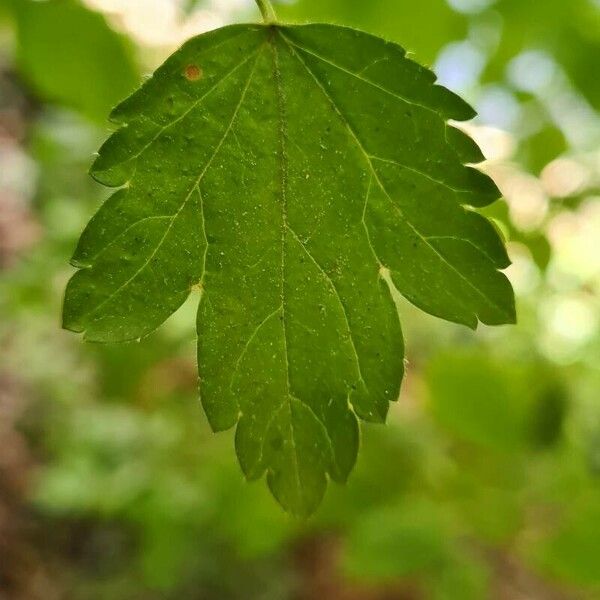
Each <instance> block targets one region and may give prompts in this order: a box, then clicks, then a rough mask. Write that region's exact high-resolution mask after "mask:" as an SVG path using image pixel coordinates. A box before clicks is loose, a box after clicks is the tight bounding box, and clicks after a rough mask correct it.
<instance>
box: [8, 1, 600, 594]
mask: <svg viewBox="0 0 600 600" xmlns="http://www.w3.org/2000/svg"><path fill="white" fill-rule="evenodd" d="M277 10H278V13H279V14H280V16H281V17H282V18H284V19H285V20H290V21H299V22H302V21H306V20H326V21H331V22H336V23H340V24H347V25H353V26H357V27H360V28H362V29H365V30H368V31H371V32H373V33H377V34H380V35H382V36H384V37H386V38H389V39H392V40H394V41H397V42H399V43H400V44H402V45H403V46H405V47H406V48H407V50H408V51H409V52H411V54H412V55H413V56H414V57H415V58H416V59H417V60H419V61H420V62H422V63H425V64H427V65H429V66H431V67H432V68H434V69H435V71H436V73H437V74H438V76H439V78H440V81H441V82H442V83H444V84H445V85H447V86H448V87H450V88H452V89H453V90H455V91H457V92H458V93H460V94H461V95H463V96H464V97H465V98H467V99H468V100H469V101H470V102H471V103H472V104H473V105H474V106H475V107H476V108H477V110H478V111H479V117H478V118H477V119H476V120H475V121H473V122H472V123H470V124H468V126H467V127H468V130H469V132H470V133H471V135H473V136H474V137H475V139H476V140H477V141H478V143H479V144H480V145H481V146H482V149H483V150H484V153H485V155H486V157H487V158H488V161H487V163H486V165H485V168H486V170H487V171H488V172H489V173H490V174H492V176H493V177H494V178H495V180H496V181H497V182H498V184H499V186H500V188H501V189H502V192H503V194H504V196H505V200H503V201H502V202H498V203H497V204H496V205H493V206H492V207H491V208H489V209H487V212H488V216H490V217H491V218H493V219H494V220H495V221H496V222H497V223H498V225H499V226H500V228H501V229H502V231H503V232H504V234H505V236H506V238H507V240H508V243H509V250H510V254H511V257H512V260H513V265H512V266H511V267H510V269H509V270H508V275H509V277H510V278H511V281H512V282H513V284H514V287H515V290H516V294H517V301H518V313H519V324H518V325H517V326H516V327H501V328H486V327H482V328H480V329H479V330H478V331H477V332H476V333H473V332H471V331H469V330H467V329H465V328H461V327H460V326H456V325H452V324H448V323H444V322H442V321H440V320H437V319H435V318H433V317H428V316H427V315H424V314H422V313H420V312H419V311H417V310H416V309H414V308H412V307H411V306H410V305H408V303H403V304H402V307H401V313H402V314H401V317H402V322H403V324H404V330H405V337H406V340H407V377H406V380H405V383H404V386H403V391H402V395H401V398H400V401H399V402H398V403H397V404H396V405H394V406H393V408H392V411H391V414H390V418H389V424H388V425H387V426H386V427H382V426H364V427H363V432H364V435H363V443H362V450H361V453H360V458H359V464H358V466H357V468H356V470H355V472H354V474H353V475H352V477H351V479H350V482H349V483H348V485H347V486H345V487H339V486H335V485H333V484H332V485H330V489H329V492H328V494H327V497H326V501H325V503H324V504H323V506H322V507H321V509H320V510H319V511H318V513H317V514H316V516H315V517H313V518H311V519H310V520H308V521H307V522H298V521H294V520H293V519H291V518H289V517H288V516H286V515H285V514H283V513H282V511H281V510H280V509H279V507H278V506H277V505H276V504H275V502H274V501H273V500H272V498H271V497H270V495H269V494H268V493H267V491H266V489H265V486H264V483H262V482H260V483H254V484H248V483H245V482H244V481H243V478H242V475H241V472H240V469H239V467H238V466H237V463H236V459H235V456H234V451H233V441H232V434H231V432H229V433H226V434H220V435H213V434H212V433H211V432H210V430H209V428H208V426H207V423H206V419H205V417H204V415H203V414H202V410H201V407H200V404H199V402H198V398H197V391H196V365H195V347H194V343H195V332H194V308H195V304H196V303H197V300H198V298H197V297H194V298H191V299H190V301H189V302H188V303H187V304H186V305H185V306H184V307H183V308H182V309H181V310H180V311H179V312H178V313H177V314H176V315H175V316H174V317H172V318H171V319H170V320H169V321H168V322H167V324H166V325H165V326H164V327H162V328H161V330H160V331H158V332H157V333H156V334H154V335H152V336H150V337H149V338H147V339H145V340H143V341H142V342H141V343H136V344H126V345H107V346H105V345H92V344H84V343H83V342H82V341H81V339H80V338H79V337H78V336H76V335H73V334H69V333H67V332H65V331H62V330H61V329H60V311H61V301H62V293H63V289H64V285H65V283H66V281H67V279H68V278H69V276H70V274H71V272H72V269H71V268H70V267H69V266H68V259H69V258H70V254H71V252H72V250H73V249H74V246H75V242H76V238H77V236H78V234H79V232H80V231H81V229H82V228H83V226H84V225H85V223H86V222H87V220H88V219H89V218H90V216H91V215H92V214H93V212H94V211H95V209H96V208H97V207H98V206H99V205H100V203H101V202H102V201H103V199H105V197H106V196H107V193H108V192H107V191H106V190H104V189H102V188H100V186H98V185H96V184H94V183H93V181H92V180H91V178H89V177H88V176H87V174H86V172H87V168H88V166H89V164H90V163H91V160H92V155H93V152H94V151H95V150H96V149H97V148H98V146H99V144H100V143H101V141H102V140H103V139H104V138H105V137H106V136H107V134H108V131H109V129H108V127H109V126H108V124H107V121H106V115H107V114H108V111H109V109H110V108H111V106H112V105H113V104H115V103H116V102H117V101H119V100H120V99H121V98H123V97H124V96H126V95H127V94H128V93H129V92H130V91H132V90H133V89H134V88H135V87H136V86H137V85H138V84H139V83H140V81H142V79H143V77H144V76H145V75H146V74H148V73H150V72H151V71H152V70H153V69H154V68H155V67H156V66H157V65H158V64H160V62H161V61H162V60H163V59H164V58H165V57H166V56H167V55H168V54H169V53H170V52H171V51H172V50H173V49H174V48H176V47H177V45H178V44H179V43H181V42H182V41H183V40H185V39H186V38H187V37H189V36H191V35H193V34H196V33H199V32H202V31H205V30H207V29H211V28H214V27H218V26H220V25H222V24H226V23H229V22H233V21H239V20H247V19H256V18H257V17H258V12H257V10H256V9H255V8H254V6H253V3H252V2H251V1H250V0H211V1H208V0H205V1H202V0H180V1H179V2H178V1H177V0H85V1H83V0H81V2H80V1H77V0H48V1H34V0H0V278H1V279H0V599H2V600H13V599H18V600H38V599H40V600H54V599H68V600H71V599H72V600H84V599H85V600H100V599H102V600H103V599H108V600H121V599H122V600H130V599H143V600H146V599H148V600H154V599H171V598H172V599H175V598H177V599H185V600H188V599H189V600H195V599H202V600H204V599H206V600H212V599H219V600H228V599H244V600H254V599H257V600H258V599H261V600H263V599H264V600H271V599H281V600H283V599H299V600H313V599H314V600H321V599H327V600H329V599H332V600H384V599H385V600H420V599H424V600H425V599H432V600H485V599H488V598H489V599H499V600H525V599H528V600H532V599H533V600H554V599H557V600H558V599H598V598H600V116H599V111H600V77H599V69H600V2H599V1H598V0H544V1H542V0H368V1H367V0H298V1H293V0H286V1H285V2H283V1H282V2H280V3H279V4H277Z"/></svg>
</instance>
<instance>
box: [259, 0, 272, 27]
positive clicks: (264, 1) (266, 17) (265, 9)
mask: <svg viewBox="0 0 600 600" xmlns="http://www.w3.org/2000/svg"><path fill="white" fill-rule="evenodd" d="M256 4H258V8H260V12H261V14H262V17H263V21H264V22H265V23H275V22H276V21H277V15H276V14H275V9H274V8H273V5H272V4H271V0H256Z"/></svg>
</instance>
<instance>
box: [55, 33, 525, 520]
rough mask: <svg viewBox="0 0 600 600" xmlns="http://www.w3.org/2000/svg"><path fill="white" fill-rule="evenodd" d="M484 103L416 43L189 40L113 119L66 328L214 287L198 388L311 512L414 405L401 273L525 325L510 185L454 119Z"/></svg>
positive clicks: (247, 452)
mask: <svg viewBox="0 0 600 600" xmlns="http://www.w3.org/2000/svg"><path fill="white" fill-rule="evenodd" d="M473 116H474V112H473V110H472V109H471V108H470V107H469V106H468V105H467V104H466V103H465V102H463V101H462V100H461V99H460V98H458V97H457V96H455V95H454V94H452V93H451V92H449V91H448V90H446V89H445V88H443V87H441V86H438V85H435V77H434V75H433V73H431V72H430V71H429V70H427V69H425V68H423V67H421V66H419V65H418V64H416V63H415V62H412V61H411V60H409V59H408V58H407V57H406V55H405V52H404V51H403V49H402V48H400V47H399V46H397V45H395V44H391V43H387V42H385V41H383V40H381V39H378V38H376V37H373V36H371V35H367V34H365V33H361V32H358V31H355V30H351V29H347V28H343V27H337V26H330V25H305V26H280V25H235V26H230V27H225V28H222V29H219V30H216V31H213V32H210V33H208V34H204V35H201V36H198V37H196V38H194V39H192V40H190V41H189V42H187V43H186V44H185V45H184V46H183V47H182V48H181V49H180V50H178V51H177V52H176V53H175V54H173V55H172V56H171V57H170V58H169V59H168V60H167V61H166V62H165V64H164V65H163V66H162V67H160V68H159V69H158V70H157V72H156V73H155V74H154V76H153V77H152V78H151V79H149V80H148V81H147V82H146V83H145V84H144V85H143V86H142V87H141V89H140V90H138V91H137V92H136V93H135V94H134V95H133V96H131V97H130V98H128V99H127V100H125V101H124V102H123V103H122V104H120V105H119V106H118V107H117V108H116V109H115V110H114V111H113V113H112V119H113V120H114V121H115V122H116V123H117V124H119V125H121V127H120V128H119V129H117V131H116V132H115V133H114V134H113V135H112V136H111V137H110V138H109V139H108V141H107V142H106V143H105V144H104V145H103V146H102V148H101V150H100V153H99V156H98V158H97V160H96V161H95V163H94V165H93V168H92V174H93V176H94V177H95V178H96V179H97V180H98V181H100V182H101V183H103V184H105V185H107V186H111V187H115V188H119V189H118V190H117V191H116V192H115V193H114V195H113V196H112V197H111V198H110V199H109V200H107V201H106V203H105V204H104V205H103V206H102V208H101V209H100V210H99V211H98V213H97V214H96V215H95V216H94V217H93V219H92V220H91V222H90V223H89V225H88V226H87V228H86V229H85V231H84V233H83V235H82V237H81V239H80V242H79V245H78V247H77V249H76V251H75V255H74V258H73V264H74V265H75V266H76V267H79V269H80V270H79V271H78V272H77V273H76V274H75V275H74V277H73V278H72V279H71V281H70V283H69V285H68V288H67V293H66V300H65V306H64V324H65V327H67V328H68V329H71V330H74V331H78V332H85V337H86V338H87V339H88V340H94V341H102V342H117V341H123V340H133V339H137V338H140V337H143V336H145V335H147V334H149V333H150V332H152V331H153V330H155V329H156V328H157V327H158V326H159V325H160V324H161V323H163V322H164V321H165V320H166V319H167V318H168V317H169V316H170V315H171V314H172V313H173V312H174V311H176V310H177V309H178V308H179V307H180V306H181V304H182V303H183V302H184V301H185V300H186V298H187V297H188V295H189V294H190V291H191V290H192V289H193V288H196V289H198V288H199V289H201V300H200V305H199V309H198V318H197V332H198V368H199V375H200V395H201V399H202V403H203V406H204V409H205V411H206V414H207V416H208V419H209V421H210V424H211V426H212V428H213V429H214V430H215V431H219V430H225V429H228V428H230V427H232V426H234V425H235V424H237V429H236V435H235V443H236V449H237V454H238V458H239V461H240V464H241V466H242V469H243V471H244V473H245V475H246V477H247V478H248V479H255V478H259V477H261V476H262V475H263V474H264V473H265V472H266V474H267V481H268V484H269V486H270V488H271V490H272V492H273V494H274V495H275V497H276V498H277V500H278V501H279V502H280V503H281V504H282V505H283V507H284V508H285V509H287V510H288V511H290V512H292V513H294V514H297V515H307V514H309V513H311V512H312V511H314V510H315V508H316V507H317V506H318V504H319V502H320V501H321V499H322V496H323V494H324V491H325V487H326V482H327V478H328V477H331V478H332V479H334V480H335V481H344V480H346V478H347V477H348V475H349V473H350V471H351V469H352V467H353V465H354V463H355V460H356V455H357V451H358V440H359V431H358V419H357V418H360V419H363V420H365V421H372V422H382V421H384V420H385V418H386V413H387V411H388V406H389V403H390V402H391V401H394V400H396V399H397V398H398V395H399V390H400V383H401V380H402V376H403V356H404V346H403V339H402V332H401V328H400V321H399V318H398V311H397V307H396V304H395V302H394V299H393V295H392V290H393V287H395V288H397V290H398V291H399V292H400V293H401V294H402V295H404V297H405V298H407V299H408V300H409V301H410V302H412V303H413V304H415V305H416V306H418V307H420V308H422V309H423V310H424V311H426V312H428V313H431V314H432V315H436V316H438V317H441V318H443V319H447V320H449V321H454V322H456V323H463V324H465V325H468V326H470V327H473V328H474V327H476V326H477V323H478V321H481V322H483V323H487V324H492V325H494V324H501V323H511V322H513V321H514V318H515V312H514V300H513V293H512V289H511V287H510V284H509V283H508V280H507V279H506V277H505V276H504V275H503V274H502V273H501V272H500V271H499V270H500V269H503V268H505V267H507V266H508V264H509V261H508V258H507V255H506V252H505V249H504V246H503V243H502V241H501V239H500V237H499V236H498V234H497V233H496V231H495V229H494V227H493V226H492V225H491V224H490V223H489V222H488V221H487V220H486V219H485V218H483V217H482V216H481V215H479V214H478V213H477V212H476V211H475V210H474V209H475V208H477V207H482V206H485V205H488V204H490V203H491V202H493V201H494V200H496V199H497V198H498V196H499V193H498V190H497V188H496V186H495V185H494V183H493V182H492V181H491V180H490V179H489V178H488V177H487V176H486V175H484V174H483V173H481V172H480V171H478V170H477V169H475V168H473V167H472V166H466V165H467V164H471V163H478V162H480V161H481V160H483V156H482V154H481V152H480V150H479V149H478V148H477V146H476V145H475V144H474V142H473V141H472V140H471V139H470V138H469V137H467V136H466V135H465V134H464V133H462V132H461V131H459V130H458V129H456V128H455V127H452V126H450V125H449V124H448V123H447V121H448V120H449V119H453V120H456V121H460V120H466V119H470V118H471V117H473Z"/></svg>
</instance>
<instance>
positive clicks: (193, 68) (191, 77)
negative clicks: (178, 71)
mask: <svg viewBox="0 0 600 600" xmlns="http://www.w3.org/2000/svg"><path fill="white" fill-rule="evenodd" d="M184 75H185V78H186V79H187V80H188V81H198V79H201V78H202V69H201V68H200V67H199V66H198V65H188V66H187V67H186V68H185V71H184Z"/></svg>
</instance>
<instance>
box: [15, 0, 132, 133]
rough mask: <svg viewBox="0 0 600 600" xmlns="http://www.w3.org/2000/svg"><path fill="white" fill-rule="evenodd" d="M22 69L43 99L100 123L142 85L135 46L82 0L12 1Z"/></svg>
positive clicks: (17, 46)
mask: <svg viewBox="0 0 600 600" xmlns="http://www.w3.org/2000/svg"><path fill="white" fill-rule="evenodd" d="M6 1H8V3H9V9H10V10H11V12H12V16H13V19H14V21H15V28H16V64H17V67H18V69H19V70H20V72H21V73H22V74H23V77H24V78H25V79H26V80H27V82H28V83H30V84H31V86H32V88H33V90H34V91H35V92H36V94H38V95H39V96H40V97H41V98H44V99H46V100H49V101H51V102H53V103H57V104H63V105H65V106H69V107H72V108H75V109H77V110H79V111H81V112H82V113H83V114H84V115H85V116H87V117H89V118H91V119H94V120H95V121H97V122H99V123H103V122H105V121H106V117H107V114H108V113H109V112H110V109H111V108H112V107H113V106H114V105H115V104H116V103H117V102H119V101H120V100H122V99H123V98H125V97H126V96H128V95H129V94H130V93H131V92H132V91H133V90H134V89H135V87H137V85H138V83H139V73H138V67H137V65H136V61H135V56H134V49H133V46H132V44H131V43H130V42H129V41H128V40H127V39H126V38H124V37H123V36H122V35H120V34H118V33H117V32H115V31H114V30H113V29H111V28H110V27H109V25H108V24H107V22H106V19H105V18H104V16H102V15H101V14H98V13H97V12H94V11H92V10H89V9H88V8H87V7H86V6H84V5H82V4H80V3H79V2H77V0H42V1H39V0H6Z"/></svg>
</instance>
